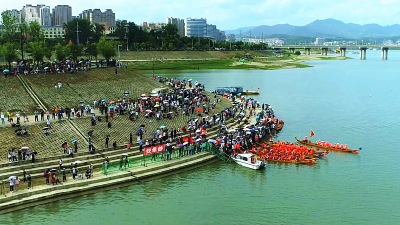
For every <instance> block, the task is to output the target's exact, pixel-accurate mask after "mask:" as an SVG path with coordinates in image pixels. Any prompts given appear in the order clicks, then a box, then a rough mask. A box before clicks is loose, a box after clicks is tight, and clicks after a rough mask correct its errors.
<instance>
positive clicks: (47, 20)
mask: <svg viewBox="0 0 400 225" xmlns="http://www.w3.org/2000/svg"><path fill="white" fill-rule="evenodd" d="M38 7H40V8H39V18H40V22H39V23H40V25H42V26H51V13H50V6H45V5H40V6H39V5H38Z"/></svg>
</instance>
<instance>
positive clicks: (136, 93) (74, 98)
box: [25, 68, 163, 109]
mask: <svg viewBox="0 0 400 225" xmlns="http://www.w3.org/2000/svg"><path fill="white" fill-rule="evenodd" d="M25 78H26V80H27V81H28V82H29V84H30V85H31V86H32V88H33V89H34V90H35V92H36V93H37V94H38V96H39V97H40V98H41V100H42V101H43V102H44V103H45V104H46V106H47V107H48V108H49V109H52V108H55V107H56V106H60V107H65V106H69V107H72V106H78V104H79V101H85V102H86V103H87V104H93V100H94V99H96V100H100V99H107V100H109V101H112V100H118V99H121V98H125V96H124V92H125V91H129V92H130V95H129V96H128V98H133V99H134V98H138V97H140V95H141V94H143V93H149V92H151V90H153V89H154V88H157V87H162V86H163V85H162V84H160V83H158V82H153V81H152V80H151V79H149V78H147V77H145V76H143V75H139V74H138V73H135V72H132V71H128V70H126V69H119V70H118V75H117V76H116V75H115V72H114V68H109V69H97V70H91V71H89V72H86V73H83V72H81V73H74V74H40V75H34V76H27V77H25ZM59 81H61V82H62V83H63V87H62V88H61V89H58V90H56V89H55V88H54V86H55V85H56V84H57V83H58V82H59ZM67 84H69V86H68V85H67Z"/></svg>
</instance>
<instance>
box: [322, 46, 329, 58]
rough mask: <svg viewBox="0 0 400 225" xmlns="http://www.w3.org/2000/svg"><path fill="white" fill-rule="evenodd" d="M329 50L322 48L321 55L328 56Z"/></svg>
mask: <svg viewBox="0 0 400 225" xmlns="http://www.w3.org/2000/svg"><path fill="white" fill-rule="evenodd" d="M328 50H329V48H325V47H322V48H321V55H324V56H327V55H328Z"/></svg>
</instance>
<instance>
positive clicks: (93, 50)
mask: <svg viewBox="0 0 400 225" xmlns="http://www.w3.org/2000/svg"><path fill="white" fill-rule="evenodd" d="M97 45H98V44H97V43H92V44H88V45H87V47H86V50H85V53H86V54H87V55H88V56H89V57H90V59H91V58H92V57H94V58H95V59H96V61H97V56H98V55H99V50H98V48H97Z"/></svg>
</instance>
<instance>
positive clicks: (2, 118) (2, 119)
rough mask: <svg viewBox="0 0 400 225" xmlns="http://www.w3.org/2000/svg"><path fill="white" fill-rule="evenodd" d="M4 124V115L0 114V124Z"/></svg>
mask: <svg viewBox="0 0 400 225" xmlns="http://www.w3.org/2000/svg"><path fill="white" fill-rule="evenodd" d="M5 123H6V122H4V113H3V112H1V124H5Z"/></svg>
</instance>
